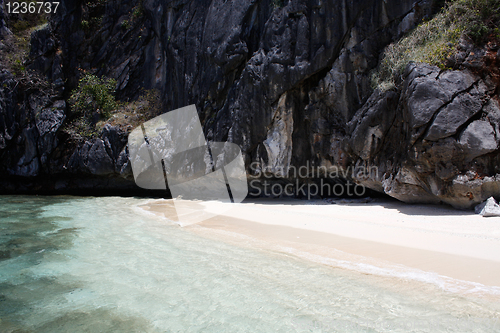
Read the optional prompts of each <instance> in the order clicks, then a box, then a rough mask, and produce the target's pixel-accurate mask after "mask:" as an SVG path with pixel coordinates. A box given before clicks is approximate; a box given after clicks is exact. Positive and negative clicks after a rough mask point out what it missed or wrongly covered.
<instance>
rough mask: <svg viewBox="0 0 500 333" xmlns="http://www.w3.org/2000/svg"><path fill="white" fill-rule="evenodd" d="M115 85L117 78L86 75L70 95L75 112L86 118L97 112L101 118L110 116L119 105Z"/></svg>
mask: <svg viewBox="0 0 500 333" xmlns="http://www.w3.org/2000/svg"><path fill="white" fill-rule="evenodd" d="M115 87H116V80H113V79H107V78H99V77H97V76H95V75H92V74H87V75H85V76H84V77H83V78H81V79H80V81H79V83H78V88H77V89H75V90H74V91H73V93H72V94H71V97H70V104H71V108H72V110H73V113H74V114H75V115H80V116H83V117H86V118H91V117H93V115H94V114H95V113H97V114H98V115H99V116H100V117H101V118H109V116H110V114H111V111H113V110H115V109H116V108H117V107H118V102H116V100H115V97H114V93H115Z"/></svg>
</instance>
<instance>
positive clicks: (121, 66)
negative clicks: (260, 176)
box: [0, 0, 500, 207]
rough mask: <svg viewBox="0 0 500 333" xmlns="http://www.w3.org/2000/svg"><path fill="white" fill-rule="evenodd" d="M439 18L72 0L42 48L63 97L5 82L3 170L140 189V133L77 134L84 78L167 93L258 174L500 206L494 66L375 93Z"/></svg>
mask: <svg viewBox="0 0 500 333" xmlns="http://www.w3.org/2000/svg"><path fill="white" fill-rule="evenodd" d="M432 5H433V2H432V1H425V0H422V1H395V0H387V1H374V0H356V1H344V0H326V1H316V0H315V1H305V0H290V1H283V5H282V6H281V7H280V6H276V5H275V2H274V1H271V0H262V1H254V0H233V1H223V0H200V1H198V0H196V1H192V0H175V1H173V0H142V1H141V2H139V1H133V0H131V1H120V0H111V1H107V2H106V3H105V4H104V5H102V6H101V7H92V8H91V7H89V6H87V5H85V4H83V3H82V2H81V1H79V0H70V1H65V2H64V3H61V6H60V10H59V11H58V14H57V15H55V16H54V17H52V19H51V21H50V22H49V25H48V26H46V27H44V28H42V29H38V30H36V31H34V32H33V34H32V42H31V51H30V68H32V69H34V70H36V71H37V72H39V73H41V74H43V75H44V76H45V77H46V79H47V80H48V81H49V82H51V85H50V92H49V90H48V89H45V90H43V89H38V90H37V89H31V90H26V89H24V90H22V91H21V90H20V87H19V86H18V85H17V82H16V80H15V79H14V78H12V77H11V76H9V75H10V74H9V73H8V72H6V71H3V72H2V74H0V75H1V77H0V81H1V82H2V83H5V84H3V85H2V86H0V157H2V162H1V163H0V171H2V172H3V173H4V174H7V175H17V176H21V177H47V176H50V177H53V178H54V179H59V180H56V181H54V182H53V183H54V184H52V185H50V186H52V187H53V188H54V189H60V188H65V187H71V186H73V187H75V188H79V187H84V188H110V187H113V186H117V188H123V187H124V186H125V187H126V186H129V187H130V188H134V184H133V181H132V177H131V169H130V166H129V164H128V152H127V147H126V142H127V133H125V132H123V131H122V130H120V129H119V128H116V127H113V126H110V125H107V126H105V127H104V129H103V130H102V131H101V133H99V136H98V137H97V138H94V139H91V140H86V139H82V138H80V139H75V138H71V137H69V136H68V135H66V134H65V132H64V130H63V128H64V124H65V122H67V121H68V119H69V118H70V116H71V113H70V110H69V108H68V106H67V103H66V104H64V103H65V102H64V101H65V100H66V101H67V98H68V96H69V93H70V91H71V90H72V89H74V88H75V87H76V85H77V82H78V77H79V70H80V69H84V70H87V71H91V72H92V73H95V74H96V75H99V76H101V75H104V76H107V77H112V78H115V79H116V80H117V96H118V97H119V98H120V99H121V100H124V101H127V100H133V99H134V98H136V97H137V96H138V94H139V91H140V89H141V88H145V89H153V88H154V89H157V90H158V91H160V93H161V96H162V100H163V104H164V111H165V112H166V111H169V110H173V109H176V108H179V107H183V106H186V105H190V104H196V105H197V108H198V111H199V115H200V119H202V122H203V125H204V131H205V134H206V137H207V139H209V140H213V141H226V140H227V141H230V142H234V143H236V144H238V145H239V146H240V147H241V149H242V151H243V155H244V159H245V163H246V165H247V167H248V168H249V173H252V172H253V171H255V170H251V167H250V166H251V165H258V169H259V170H262V171H264V172H266V173H268V174H270V175H276V176H278V175H279V174H280V173H281V174H282V173H283V172H284V173H285V174H286V171H287V170H289V169H290V168H293V167H295V168H299V167H300V166H304V165H306V164H307V165H311V166H312V168H313V169H314V168H320V167H321V168H326V170H333V169H336V170H338V169H342V170H354V171H353V172H352V173H351V172H349V173H348V174H347V173H346V174H345V177H344V178H348V179H350V180H355V181H356V182H358V183H360V184H363V185H366V186H367V187H369V188H371V189H373V190H376V191H379V192H383V193H387V194H389V195H391V196H393V197H395V198H398V199H400V200H403V201H406V202H446V203H450V204H452V205H454V206H456V207H472V206H473V205H474V204H475V203H478V202H480V201H483V200H484V199H485V198H486V197H488V196H492V195H494V196H498V194H499V193H500V188H499V183H498V181H499V180H500V176H499V175H498V174H499V173H500V171H499V166H498V165H500V157H499V150H498V139H499V138H500V132H499V126H500V111H499V108H498V90H497V84H496V83H495V82H498V81H495V79H494V78H492V77H491V75H490V74H489V73H488V71H486V72H484V71H482V68H484V67H485V64H484V61H485V60H484V59H486V58H487V56H488V55H489V53H491V52H490V51H489V50H486V51H485V50H473V47H472V46H471V45H467V44H466V43H465V44H464V47H463V50H461V52H460V54H459V55H457V56H456V59H454V60H453V61H454V65H453V66H450V67H454V68H457V69H460V70H453V71H440V70H439V69H438V68H435V67H432V66H428V65H423V64H419V65H416V64H411V65H410V66H408V69H407V71H406V73H405V76H404V79H403V81H402V82H401V84H400V85H399V86H398V88H397V89H394V90H391V91H388V92H380V91H375V92H374V91H373V89H372V88H371V81H370V71H371V70H373V69H374V68H375V67H376V66H377V64H378V62H379V55H380V53H381V52H382V50H383V49H384V47H385V46H386V45H387V44H389V43H390V42H392V41H395V40H396V39H398V38H399V37H401V36H402V34H404V33H405V32H407V31H409V30H410V29H412V28H413V27H414V26H415V24H417V23H418V22H419V21H420V20H421V19H422V18H424V17H426V16H428V15H430V11H431V7H432ZM92 20H94V21H92ZM0 21H1V19H0ZM84 22H86V23H85V24H83V23H84ZM89 22H90V23H89ZM92 22H94V23H92ZM95 22H98V24H96V23H95ZM0 24H1V23H0ZM89 24H90V28H89ZM92 24H93V25H92ZM465 69H467V70H465ZM488 75H490V76H488ZM30 101H31V103H30ZM349 168H351V169H349ZM367 169H369V170H372V171H373V172H370V173H368V174H367V173H366V172H361V173H359V172H356V171H360V170H367ZM61 177H62V178H64V179H69V180H64V181H61V180H60V179H61ZM65 177H66V178H65ZM68 177H69V178H68ZM71 177H74V178H77V179H79V180H78V181H76V180H75V181H74V180H71ZM278 178H280V177H278ZM116 184H118V185H116ZM126 184H128V185H126Z"/></svg>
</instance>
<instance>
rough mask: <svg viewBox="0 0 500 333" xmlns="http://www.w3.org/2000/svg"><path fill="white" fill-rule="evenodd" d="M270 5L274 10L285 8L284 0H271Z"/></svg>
mask: <svg viewBox="0 0 500 333" xmlns="http://www.w3.org/2000/svg"><path fill="white" fill-rule="evenodd" d="M271 5H272V7H273V8H274V9H276V8H281V7H283V6H285V0H272V1H271Z"/></svg>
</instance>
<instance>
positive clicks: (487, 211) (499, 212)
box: [474, 197, 500, 217]
mask: <svg viewBox="0 0 500 333" xmlns="http://www.w3.org/2000/svg"><path fill="white" fill-rule="evenodd" d="M474 211H475V212H476V214H479V215H482V216H484V217H494V216H500V205H499V204H498V203H497V202H496V200H495V198H493V197H490V198H488V200H486V201H485V202H483V203H481V204H479V205H477V206H476V207H475V208H474Z"/></svg>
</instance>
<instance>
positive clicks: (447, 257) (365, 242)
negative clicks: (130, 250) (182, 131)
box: [144, 199, 500, 291]
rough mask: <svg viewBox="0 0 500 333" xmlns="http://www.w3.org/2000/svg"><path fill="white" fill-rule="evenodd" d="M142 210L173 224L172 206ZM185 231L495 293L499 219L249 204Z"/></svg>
mask: <svg viewBox="0 0 500 333" xmlns="http://www.w3.org/2000/svg"><path fill="white" fill-rule="evenodd" d="M213 205H217V204H214V203H201V202H197V203H196V204H195V206H196V207H197V208H199V207H201V206H204V207H210V206H212V207H213ZM218 205H225V204H220V203H219V204H218ZM144 208H146V209H148V210H150V211H151V212H154V213H156V214H159V215H162V216H165V217H167V218H169V219H171V220H175V219H176V214H175V209H174V207H173V204H172V200H154V201H151V202H150V203H149V204H148V205H147V206H146V207H144ZM187 229H188V230H192V231H194V232H197V233H199V234H203V235H206V236H211V237H218V238H220V239H224V240H227V241H230V242H234V243H238V244H243V243H247V244H250V243H251V244H252V245H251V246H262V247H267V248H272V249H274V250H278V251H284V252H288V253H290V254H294V255H298V256H301V257H304V258H307V259H311V260H316V261H320V262H323V263H326V264H331V265H336V266H339V267H343V268H348V269H356V270H361V271H363V270H364V272H365V273H373V274H381V275H384V274H385V273H387V272H389V271H390V272H391V273H390V274H392V275H395V276H399V277H410V278H411V277H412V276H413V277H415V276H420V278H419V279H420V280H421V281H424V282H426V279H431V278H433V276H435V277H439V278H440V281H441V282H439V283H442V284H448V285H449V284H453V283H455V282H454V281H455V279H458V280H462V281H470V282H472V284H471V285H472V286H477V283H479V284H482V285H485V286H497V287H500V218H496V217H493V218H483V217H481V216H479V215H475V214H474V213H473V212H467V211H457V210H453V209H451V208H448V207H444V206H433V205H405V204H402V203H399V202H396V201H391V200H387V199H376V200H374V201H372V202H369V203H337V204H330V203H326V202H325V201H323V200H318V201H316V202H307V201H302V200H293V199H287V200H273V199H268V200H251V201H245V202H244V203H240V204H233V205H231V208H230V209H229V210H227V211H226V212H224V213H223V214H222V215H219V216H215V217H212V218H210V219H207V220H205V221H203V222H200V223H197V224H193V225H189V226H187ZM251 240H253V242H251ZM256 244H257V245H256ZM395 270H396V271H399V273H398V272H396V271H395ZM422 271H424V272H427V273H429V272H430V273H429V274H427V275H425V274H424V275H422V274H420V273H421V272H422ZM384 272H385V273H384ZM419 272H420V273H419ZM448 277H449V278H452V279H448ZM434 282H435V281H434ZM439 283H438V284H439ZM498 291H500V288H499V289H498Z"/></svg>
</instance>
